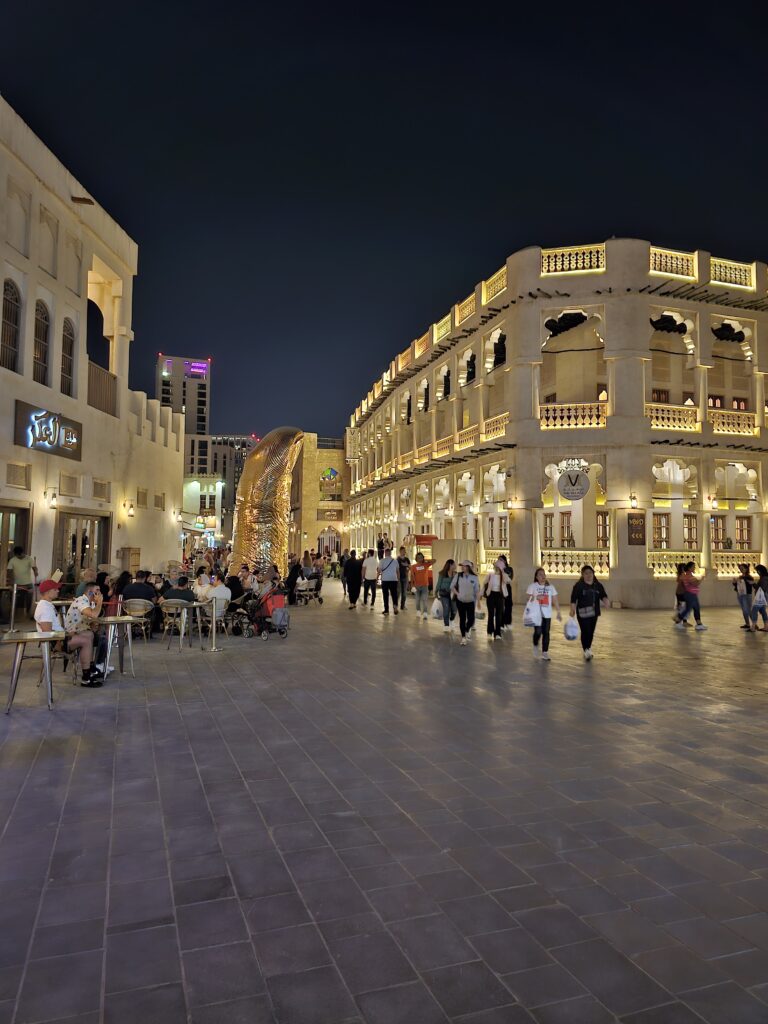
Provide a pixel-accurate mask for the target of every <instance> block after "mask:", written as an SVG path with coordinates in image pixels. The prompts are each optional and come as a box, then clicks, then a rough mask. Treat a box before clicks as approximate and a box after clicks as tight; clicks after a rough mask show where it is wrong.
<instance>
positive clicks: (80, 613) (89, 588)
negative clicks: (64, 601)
mask: <svg viewBox="0 0 768 1024" xmlns="http://www.w3.org/2000/svg"><path fill="white" fill-rule="evenodd" d="M102 600H103V598H102V596H101V591H100V590H99V588H98V586H97V585H96V581H95V580H94V581H93V582H91V583H87V584H86V587H85V591H84V592H83V593H82V594H81V595H80V597H76V598H75V600H74V601H73V602H72V604H71V605H70V606H69V608H68V609H67V613H66V615H65V616H64V629H65V630H66V631H67V648H68V650H70V651H77V652H78V657H79V661H80V669H81V671H82V674H83V680H82V683H81V684H80V685H81V686H89V687H96V686H101V684H102V681H103V679H104V673H103V672H101V671H100V670H99V669H97V668H96V665H95V664H94V661H95V659H94V650H93V649H94V641H95V637H94V632H93V630H94V627H95V626H96V620H97V619H98V617H99V615H100V614H101V605H102ZM86 666H87V667H86Z"/></svg>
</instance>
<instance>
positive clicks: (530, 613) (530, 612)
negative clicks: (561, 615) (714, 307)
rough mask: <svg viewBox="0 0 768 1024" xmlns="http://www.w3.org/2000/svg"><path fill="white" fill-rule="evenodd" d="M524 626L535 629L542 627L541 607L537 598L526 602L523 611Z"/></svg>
mask: <svg viewBox="0 0 768 1024" xmlns="http://www.w3.org/2000/svg"><path fill="white" fill-rule="evenodd" d="M523 625H524V626H534V627H535V626H540V625H541V605H540V604H539V602H538V601H537V600H536V598H535V597H532V598H531V599H530V601H527V602H526V605H525V608H524V609H523Z"/></svg>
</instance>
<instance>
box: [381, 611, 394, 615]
mask: <svg viewBox="0 0 768 1024" xmlns="http://www.w3.org/2000/svg"><path fill="white" fill-rule="evenodd" d="M381 614H382V615H389V612H387V611H384V612H382V613H381ZM395 615H397V612H395Z"/></svg>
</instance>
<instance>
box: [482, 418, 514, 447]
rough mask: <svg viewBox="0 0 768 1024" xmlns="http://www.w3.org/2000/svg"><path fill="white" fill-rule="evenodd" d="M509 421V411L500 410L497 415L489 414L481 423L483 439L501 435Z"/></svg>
mask: <svg viewBox="0 0 768 1024" xmlns="http://www.w3.org/2000/svg"><path fill="white" fill-rule="evenodd" d="M508 423H509V412H502V413H500V414H499V415H498V416H491V417H490V419H487V420H486V421H485V423H484V424H483V441H492V440H493V439H494V438H495V437H503V436H504V435H505V434H506V432H507V424H508Z"/></svg>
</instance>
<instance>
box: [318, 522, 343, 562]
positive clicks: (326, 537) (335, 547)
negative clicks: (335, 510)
mask: <svg viewBox="0 0 768 1024" xmlns="http://www.w3.org/2000/svg"><path fill="white" fill-rule="evenodd" d="M326 549H327V551H328V554H329V555H332V554H333V552H334V551H335V552H336V553H337V554H341V534H340V533H339V531H338V530H335V529H334V528H333V527H332V526H326V528H325V529H324V530H323V532H322V533H321V534H320V535H319V536H318V538H317V548H316V550H317V551H319V552H320V553H321V554H325V552H326Z"/></svg>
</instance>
